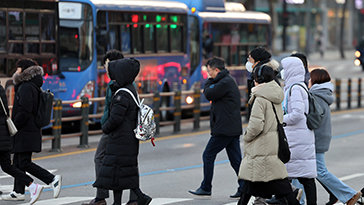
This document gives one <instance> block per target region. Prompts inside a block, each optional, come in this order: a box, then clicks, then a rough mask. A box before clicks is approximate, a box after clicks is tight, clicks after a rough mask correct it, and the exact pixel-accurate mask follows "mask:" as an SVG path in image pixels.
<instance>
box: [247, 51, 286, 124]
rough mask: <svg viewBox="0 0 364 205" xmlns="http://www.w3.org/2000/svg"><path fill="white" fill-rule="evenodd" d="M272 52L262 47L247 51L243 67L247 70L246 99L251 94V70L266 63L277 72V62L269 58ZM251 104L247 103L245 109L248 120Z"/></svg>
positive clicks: (252, 81)
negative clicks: (246, 108)
mask: <svg viewBox="0 0 364 205" xmlns="http://www.w3.org/2000/svg"><path fill="white" fill-rule="evenodd" d="M271 57H272V54H271V53H270V52H269V51H268V50H267V49H265V48H264V47H261V46H259V47H256V48H254V49H253V50H251V51H250V52H249V55H248V58H247V61H246V64H245V68H246V70H247V71H248V72H249V75H248V78H247V87H248V93H247V94H248V99H249V98H250V95H251V90H252V88H253V87H254V78H253V74H252V73H253V72H254V69H255V68H257V67H259V66H261V65H268V66H270V67H271V68H273V70H274V71H275V74H278V68H279V63H278V62H277V61H275V60H272V59H271ZM275 81H276V82H277V83H278V84H279V81H278V79H276V77H275ZM251 109H252V108H251V105H248V111H247V119H248V120H249V117H250V113H251Z"/></svg>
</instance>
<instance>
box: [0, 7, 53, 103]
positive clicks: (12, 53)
mask: <svg viewBox="0 0 364 205" xmlns="http://www.w3.org/2000/svg"><path fill="white" fill-rule="evenodd" d="M57 28H58V2H57V0H28V1H13V0H1V1H0V80H1V82H2V85H3V86H4V87H5V90H6V95H7V98H8V104H9V105H12V104H13V100H14V84H13V81H12V79H11V77H12V75H13V73H14V72H15V70H16V68H15V63H16V61H17V60H18V59H20V58H32V59H34V60H36V61H37V62H38V64H39V65H40V66H42V67H43V71H44V73H45V76H44V86H43V88H44V87H48V88H51V87H52V90H56V89H53V88H54V87H59V86H58V83H59V81H58V80H59V76H58V30H57ZM50 79H52V80H50Z"/></svg>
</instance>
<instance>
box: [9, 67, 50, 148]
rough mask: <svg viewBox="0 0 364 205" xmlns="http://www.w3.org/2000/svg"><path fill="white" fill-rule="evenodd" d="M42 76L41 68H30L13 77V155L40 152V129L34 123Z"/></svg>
mask: <svg viewBox="0 0 364 205" xmlns="http://www.w3.org/2000/svg"><path fill="white" fill-rule="evenodd" d="M42 76H43V68H42V67H40V66H32V67H30V68H27V69H26V70H24V71H23V72H21V73H19V74H17V73H16V74H14V76H13V81H14V83H15V99H14V107H13V113H12V119H13V122H14V124H15V126H16V128H17V129H18V133H17V134H16V135H14V136H13V137H12V139H13V146H14V147H13V151H14V152H15V153H17V152H40V151H41V150H42V133H41V128H40V127H38V126H37V125H36V123H35V117H36V113H37V110H38V105H39V89H40V87H41V86H42V85H43V78H42Z"/></svg>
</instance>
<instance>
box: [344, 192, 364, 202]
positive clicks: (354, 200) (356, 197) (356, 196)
mask: <svg viewBox="0 0 364 205" xmlns="http://www.w3.org/2000/svg"><path fill="white" fill-rule="evenodd" d="M360 197H361V192H358V193H356V194H355V195H354V196H353V197H351V199H350V200H349V201H347V202H346V204H347V205H354V204H355V203H356V202H357V201H358V200H359V198H360Z"/></svg>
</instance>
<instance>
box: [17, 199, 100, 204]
mask: <svg viewBox="0 0 364 205" xmlns="http://www.w3.org/2000/svg"><path fill="white" fill-rule="evenodd" d="M93 198H94V197H60V198H57V199H47V200H38V201H37V203H36V204H37V205H50V204H52V205H63V204H70V203H76V202H81V201H89V200H91V199H93ZM20 205H29V202H28V203H23V204H20Z"/></svg>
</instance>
